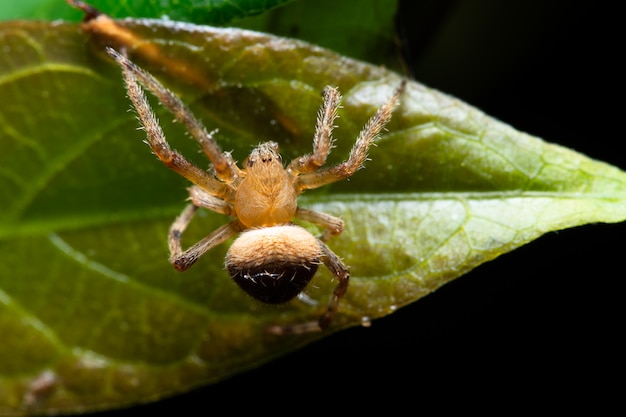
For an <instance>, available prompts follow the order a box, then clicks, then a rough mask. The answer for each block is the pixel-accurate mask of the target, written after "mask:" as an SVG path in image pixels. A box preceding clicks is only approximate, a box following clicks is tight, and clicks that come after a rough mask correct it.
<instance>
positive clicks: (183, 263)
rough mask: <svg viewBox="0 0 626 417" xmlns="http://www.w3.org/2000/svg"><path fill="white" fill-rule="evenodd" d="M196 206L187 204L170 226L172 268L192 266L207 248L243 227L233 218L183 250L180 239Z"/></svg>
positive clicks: (184, 268) (169, 238)
mask: <svg viewBox="0 0 626 417" xmlns="http://www.w3.org/2000/svg"><path fill="white" fill-rule="evenodd" d="M198 208H199V207H198V206H195V205H193V204H188V205H187V207H185V209H184V210H183V212H182V213H181V214H180V215H179V216H178V217H177V218H176V220H174V223H172V226H171V227H170V231H169V235H168V243H169V247H170V262H171V264H172V265H173V266H174V268H176V269H177V270H179V271H181V272H182V271H185V270H187V269H188V268H189V267H190V266H192V265H193V264H194V263H195V262H196V261H197V260H198V259H199V258H200V257H201V256H202V255H204V254H205V253H206V252H207V251H208V250H210V249H212V248H214V247H215V246H217V245H219V244H221V243H223V242H225V241H226V240H228V239H229V238H231V237H233V236H234V235H235V234H237V233H239V232H240V231H241V230H242V229H243V228H242V226H241V224H240V223H239V222H238V221H237V220H233V221H231V222H230V223H227V224H225V225H223V226H221V227H219V228H218V229H216V230H214V231H213V232H212V233H211V234H210V235H208V236H206V237H205V238H204V239H202V240H200V241H199V242H198V243H196V244H195V245H193V246H192V247H190V248H189V249H187V250H185V251H183V249H182V246H181V241H180V240H181V237H182V235H183V232H184V231H185V229H186V228H187V226H188V225H189V222H190V221H191V219H192V218H193V216H194V214H196V211H197V210H198Z"/></svg>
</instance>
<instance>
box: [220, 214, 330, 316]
mask: <svg viewBox="0 0 626 417" xmlns="http://www.w3.org/2000/svg"><path fill="white" fill-rule="evenodd" d="M320 263H321V249H320V245H319V242H318V241H317V239H316V238H315V237H314V236H313V235H311V234H310V233H309V232H307V231H306V230H305V229H303V228H302V227H300V226H296V225H283V226H273V227H264V228H258V229H249V230H246V231H244V232H243V233H242V234H241V235H240V236H239V238H238V239H237V240H235V242H233V244H232V245H231V247H230V249H229V250H228V253H227V254H226V269H228V272H229V274H230V276H231V277H232V278H233V280H234V281H235V282H236V283H237V284H238V285H239V286H240V287H241V288H242V289H243V290H244V291H246V292H247V293H248V294H250V295H251V296H252V297H254V298H256V299H257V300H259V301H262V302H264V303H269V304H280V303H285V302H287V301H289V300H291V299H293V298H294V297H296V296H297V295H298V294H299V293H300V292H302V291H303V290H304V288H305V287H306V286H307V284H308V283H309V281H311V278H313V276H314V275H315V273H316V272H317V268H318V266H319V264H320Z"/></svg>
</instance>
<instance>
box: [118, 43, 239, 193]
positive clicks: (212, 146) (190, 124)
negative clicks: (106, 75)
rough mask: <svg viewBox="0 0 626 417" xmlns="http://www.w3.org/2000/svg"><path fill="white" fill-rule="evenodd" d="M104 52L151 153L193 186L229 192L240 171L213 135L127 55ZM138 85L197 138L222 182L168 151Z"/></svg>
mask: <svg viewBox="0 0 626 417" xmlns="http://www.w3.org/2000/svg"><path fill="white" fill-rule="evenodd" d="M107 53H108V54H109V55H110V56H111V57H112V58H113V59H115V61H116V62H117V63H118V65H119V66H120V67H121V68H122V74H123V76H124V81H125V83H126V89H127V91H128V97H129V98H130V100H131V101H132V103H133V105H134V107H135V109H136V111H137V115H138V116H139V119H140V121H141V124H142V125H143V127H144V129H145V131H146V135H147V136H148V144H149V145H150V148H152V151H153V152H154V154H155V155H156V156H157V157H158V158H159V159H160V160H161V161H162V162H163V163H164V164H165V165H166V166H167V167H168V168H170V169H172V170H173V171H175V172H176V173H178V174H180V175H182V176H183V177H185V178H187V179H188V180H189V181H191V182H193V183H194V184H197V185H199V186H200V187H202V188H203V189H205V190H206V191H208V192H209V193H211V194H213V195H215V196H217V197H220V198H221V197H223V196H225V195H226V194H228V193H229V192H230V187H229V186H228V184H230V183H232V182H233V181H234V180H235V179H236V178H237V176H238V175H239V173H240V171H239V168H237V165H236V164H235V162H234V160H233V159H232V157H231V156H230V154H228V153H223V152H222V151H221V150H220V148H219V146H218V145H217V143H216V142H215V140H214V139H213V136H212V135H211V134H210V133H209V132H207V130H206V129H205V128H204V126H202V124H201V123H200V122H199V121H198V120H197V119H196V118H195V117H194V115H193V113H192V112H191V110H189V109H188V108H187V106H185V104H184V103H183V102H182V101H181V100H180V99H179V98H178V97H176V96H175V95H174V94H173V93H172V92H171V91H169V90H168V89H167V88H165V87H164V86H163V85H162V84H161V83H160V82H159V81H158V80H157V79H156V78H154V77H153V76H152V75H150V74H149V73H147V72H146V71H144V70H142V69H141V68H139V67H138V66H137V65H135V64H134V63H133V62H132V61H130V60H129V59H128V58H127V57H126V56H124V55H122V54H120V53H119V52H117V51H115V50H114V49H112V48H107ZM139 83H141V84H142V85H143V86H144V87H146V89H148V90H149V91H150V92H151V93H152V94H154V95H155V96H156V98H157V99H158V100H159V102H161V103H162V104H163V105H164V106H165V107H166V108H167V109H168V110H169V111H170V112H171V113H172V114H173V115H174V116H175V117H176V119H178V120H179V121H180V122H182V123H183V124H184V125H185V127H186V128H187V129H188V130H189V132H190V133H191V134H192V136H193V137H194V138H196V140H197V141H198V142H199V143H200V145H201V146H202V150H203V151H204V153H205V154H206V155H207V157H208V158H209V159H210V160H211V162H212V163H213V167H214V168H215V173H216V175H217V177H218V178H219V179H220V180H221V181H220V180H218V179H216V178H214V177H212V176H211V175H209V174H207V173H206V172H205V171H203V170H201V169H200V168H198V167H197V166H195V165H193V164H192V163H191V162H189V161H188V160H187V159H185V157H183V156H182V155H180V154H179V153H178V152H176V151H174V150H172V149H171V147H170V145H169V144H168V143H167V141H166V139H165V134H164V133H163V130H162V129H161V126H160V125H159V123H158V121H157V118H156V116H155V115H154V112H153V111H152V109H151V108H150V104H149V103H148V100H147V99H146V96H145V94H144V92H143V90H142V88H141V87H140V86H139Z"/></svg>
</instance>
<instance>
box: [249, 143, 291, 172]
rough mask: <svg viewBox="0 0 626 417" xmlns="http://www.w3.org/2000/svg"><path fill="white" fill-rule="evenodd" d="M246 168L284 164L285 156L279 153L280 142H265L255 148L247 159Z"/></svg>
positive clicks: (253, 168)
mask: <svg viewBox="0 0 626 417" xmlns="http://www.w3.org/2000/svg"><path fill="white" fill-rule="evenodd" d="M244 166H245V169H250V170H255V169H264V168H266V167H274V166H280V167H281V168H282V166H283V158H282V157H281V156H280V154H279V153H278V143H276V142H264V143H261V144H260V145H259V146H257V147H256V148H254V149H253V150H252V152H251V153H250V156H248V159H246V162H245V164H244Z"/></svg>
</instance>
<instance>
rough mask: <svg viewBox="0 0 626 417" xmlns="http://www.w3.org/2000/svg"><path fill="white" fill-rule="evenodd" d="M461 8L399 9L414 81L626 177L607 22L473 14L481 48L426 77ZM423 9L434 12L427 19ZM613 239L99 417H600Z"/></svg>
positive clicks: (515, 9) (584, 234)
mask: <svg viewBox="0 0 626 417" xmlns="http://www.w3.org/2000/svg"><path fill="white" fill-rule="evenodd" d="M416 3H417V4H418V5H416ZM467 4H468V3H467V2H462V1H456V2H450V1H448V2H445V1H444V2H436V1H433V2H413V1H406V2H403V7H404V9H403V11H402V13H401V15H400V19H399V23H400V29H401V30H400V32H401V33H402V34H403V36H404V38H403V42H404V48H405V51H410V54H409V56H410V58H409V61H410V62H409V66H410V67H411V68H412V70H413V72H414V73H415V76H416V78H417V79H418V80H419V81H420V82H423V83H424V84H427V85H429V86H430V87H433V88H436V89H439V90H441V91H444V92H446V93H449V94H452V95H455V96H457V97H459V98H460V99H462V100H464V101H466V102H468V103H470V104H472V105H475V106H476V107H478V108H480V109H482V110H484V111H485V112H486V113H487V114H489V115H491V116H494V117H496V118H498V119H501V120H503V121H505V122H507V123H509V124H511V125H513V126H514V127H515V128H517V129H518V130H521V131H525V132H528V133H530V134H533V135H537V136H539V137H542V138H544V139H545V140H547V141H550V142H554V143H558V144H561V145H564V146H566V147H569V148H572V149H574V150H577V151H580V152H582V153H584V154H587V155H589V156H591V157H593V158H596V159H600V160H603V161H606V162H609V163H611V164H613V165H616V166H618V167H620V168H622V169H626V152H625V151H624V141H625V135H624V127H623V124H624V117H623V116H622V112H623V110H624V101H623V100H624V95H623V93H624V82H623V75H624V65H623V63H622V59H623V55H624V36H623V23H622V20H623V18H622V14H621V13H619V12H618V10H617V8H616V7H613V8H612V9H611V8H605V6H604V5H602V4H600V3H599V2H589V3H586V4H584V5H576V4H574V3H572V2H565V1H545V2H539V1H526V2H523V1H511V2H496V1H486V0H485V1H476V2H474V4H475V5H473V6H472V7H475V9H474V12H478V13H479V15H482V14H483V13H486V14H487V16H489V17H488V18H485V19H478V21H479V23H480V24H481V25H483V26H484V28H485V34H486V35H485V37H484V38H482V39H475V40H473V39H470V40H463V41H464V42H460V44H461V45H463V46H464V48H466V49H464V50H463V51H460V52H459V57H456V55H455V56H453V57H449V59H450V61H449V62H447V64H448V65H447V66H445V70H441V68H442V66H441V65H442V64H446V62H436V63H437V64H438V66H437V65H434V64H433V60H435V61H436V60H437V59H434V58H433V55H432V51H431V50H429V48H428V45H429V44H432V40H433V39H435V38H436V37H437V36H438V34H439V33H440V32H441V31H442V30H443V26H444V25H445V24H448V23H449V22H450V16H451V13H454V11H455V10H458V9H456V8H458V7H460V5H464V7H466V8H467V7H468V6H467ZM470 4H472V3H471V2H470ZM424 7H433V8H434V9H432V10H430V13H429V14H426V13H424V9H423V8H424ZM494 9H495V12H493V10H494ZM496 21H497V22H498V23H495V22H496ZM446 22H448V23H446ZM490 22H491V23H490ZM524 37H525V38H524ZM520 40H521V41H520ZM524 40H526V42H524ZM472 42H474V43H472ZM520 42H521V44H522V46H521V47H520ZM509 44H510V45H512V47H511V48H512V49H515V50H513V51H512V52H511V50H510V49H507V45H509ZM472 48H474V49H472ZM503 48H504V49H503ZM481 54H482V55H481ZM464 56H465V57H472V56H477V57H483V58H484V57H490V58H489V59H483V58H481V59H478V58H477V59H476V60H472V59H463V57H464ZM500 56H502V57H503V58H502V60H503V61H505V62H504V63H502V62H499V57H500ZM490 59H491V60H492V61H490ZM439 60H440V61H441V57H440V58H439ZM436 68H439V69H440V70H437V69H436ZM624 236H626V224H617V225H604V224H597V225H588V226H583V227H578V228H574V229H569V230H564V231H560V232H556V233H550V234H548V235H545V236H544V237H542V238H540V239H538V240H537V241H535V242H532V243H531V244H529V245H527V246H524V247H522V248H521V249H518V250H516V251H514V252H512V253H509V254H506V255H504V256H501V257H500V258H498V259H496V260H495V261H492V262H489V263H487V264H484V265H482V266H480V267H479V268H477V269H475V270H474V271H472V272H470V273H469V274H467V275H465V276H464V277H461V278H459V279H457V280H456V281H454V282H452V283H450V284H448V285H446V286H444V287H443V288H441V289H440V290H438V291H437V292H435V293H433V294H432V295H429V296H428V297H426V298H424V299H421V300H420V301H418V302H416V303H414V304H413V305H411V306H408V307H405V308H403V309H401V310H399V311H398V312H396V313H394V314H392V315H391V316H388V317H386V318H383V319H380V320H376V321H374V323H373V325H372V327H371V328H355V329H351V330H348V331H344V332H342V333H339V334H336V335H333V336H331V337H329V338H327V339H325V340H323V341H320V342H317V343H315V344H313V345H310V346H308V347H306V348H304V349H302V350H299V351H297V352H294V353H293V354H290V355H288V356H286V357H283V358H281V359H278V360H275V361H273V362H271V363H269V364H266V365H264V366H261V367H259V368H258V369H255V370H252V371H249V372H246V373H244V374H241V375H238V376H235V377H232V378H230V379H228V380H225V381H223V382H221V383H219V384H216V385H212V386H207V387H202V388H199V389H197V390H195V391H193V392H190V393H187V394H183V395H179V396H176V397H173V398H169V399H165V400H163V401H160V402H158V403H154V404H149V405H145V406H139V407H134V408H131V409H128V410H122V411H118V412H115V413H108V414H114V415H116V416H131V415H133V416H136V415H144V414H145V415H154V414H156V413H166V414H180V415H193V416H195V415H209V414H216V413H218V412H227V413H233V412H235V413H236V412H242V413H266V412H267V413H272V414H276V413H278V414H282V413H284V412H288V413H289V414H301V413H303V412H307V413H308V412H329V413H331V414H334V412H333V411H337V410H344V409H345V410H347V411H351V412H352V413H354V414H357V413H363V412H368V411H369V412H371V413H372V414H373V413H378V412H379V411H376V410H380V412H384V413H385V414H391V413H396V412H400V411H402V412H408V413H415V414H418V413H422V412H423V411H424V410H425V409H432V408H433V407H436V409H437V410H438V411H440V412H441V411H444V410H447V409H448V408H449V407H459V406H461V407H463V408H465V409H466V410H470V409H473V410H498V411H501V412H503V413H507V414H508V412H511V411H514V410H520V409H521V408H523V407H529V408H531V409H535V410H537V411H538V410H542V411H544V412H547V411H549V410H553V411H557V410H559V411H564V410H566V409H572V408H574V409H579V410H580V411H582V409H580V407H583V406H591V407H593V408H592V409H593V410H594V411H595V412H598V411H600V408H601V407H604V406H606V405H607V404H610V403H612V402H614V401H616V400H618V399H619V398H620V396H621V395H623V390H618V388H619V385H620V382H619V380H620V379H622V378H623V376H622V374H623V371H624V369H623V355H624V342H623V341H622V338H623V333H624V320H623V318H624V310H625V309H624V302H623V301H622V300H623V293H622V291H621V282H622V281H623V279H624V276H625V274H624V268H623V261H624V258H625V256H624V253H623V252H624V245H623V240H624ZM622 384H623V382H622ZM379 407H380V408H379ZM621 408H623V407H619V408H618V409H621ZM220 410H221V411H220ZM103 414H104V413H103Z"/></svg>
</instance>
